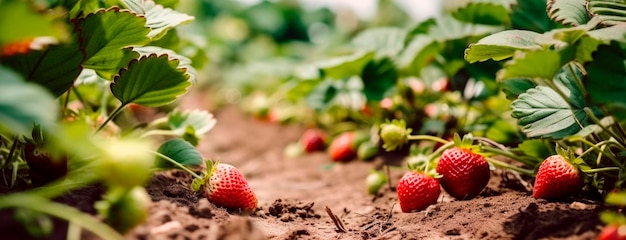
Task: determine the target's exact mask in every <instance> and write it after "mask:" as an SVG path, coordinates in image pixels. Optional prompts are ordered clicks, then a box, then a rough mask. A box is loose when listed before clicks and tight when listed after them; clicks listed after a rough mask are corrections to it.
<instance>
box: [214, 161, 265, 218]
mask: <svg viewBox="0 0 626 240" xmlns="http://www.w3.org/2000/svg"><path fill="white" fill-rule="evenodd" d="M205 179H206V182H205V184H204V195H205V196H206V198H207V199H208V200H209V201H211V202H212V203H214V204H215V205H217V206H221V207H225V208H226V209H228V210H238V209H239V210H242V211H244V212H253V211H254V210H255V209H256V207H257V199H256V195H255V194H254V192H252V189H250V186H248V182H247V181H246V179H245V178H244V176H243V173H241V171H239V169H237V168H235V167H234V166H232V165H229V164H225V163H217V164H214V165H212V166H211V167H210V171H209V172H208V174H207V176H206V177H205Z"/></svg>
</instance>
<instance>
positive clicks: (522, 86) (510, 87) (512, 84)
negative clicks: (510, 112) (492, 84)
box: [501, 78, 537, 100]
mask: <svg viewBox="0 0 626 240" xmlns="http://www.w3.org/2000/svg"><path fill="white" fill-rule="evenodd" d="M535 86H537V85H536V84H535V83H534V82H533V81H531V80H530V79H525V78H511V79H507V80H505V81H502V83H501V87H502V92H504V94H506V98H507V99H509V100H514V99H517V97H519V95H520V94H522V93H525V92H526V91H528V89H531V88H534V87H535Z"/></svg>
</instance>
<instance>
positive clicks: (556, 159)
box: [533, 155, 584, 199]
mask: <svg viewBox="0 0 626 240" xmlns="http://www.w3.org/2000/svg"><path fill="white" fill-rule="evenodd" d="M583 184H584V182H583V179H582V176H581V175H580V173H579V172H578V169H576V167H574V165H572V164H571V163H569V162H568V161H567V160H566V159H565V158H564V157H563V156H561V155H552V156H550V157H548V158H546V159H545V160H544V161H543V162H542V163H541V166H539V170H538V171H537V176H536V178H535V185H534V186H533V197H534V198H543V199H554V198H562V197H567V196H569V195H572V194H575V193H576V192H578V191H579V190H580V189H581V188H582V186H583Z"/></svg>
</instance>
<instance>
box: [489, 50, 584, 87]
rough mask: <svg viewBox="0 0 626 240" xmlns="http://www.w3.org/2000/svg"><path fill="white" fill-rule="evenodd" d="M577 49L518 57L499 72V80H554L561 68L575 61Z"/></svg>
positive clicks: (523, 54)
mask: <svg viewBox="0 0 626 240" xmlns="http://www.w3.org/2000/svg"><path fill="white" fill-rule="evenodd" d="M575 53H576V49H575V48H571V47H570V48H565V49H561V50H557V51H549V50H546V51H536V52H525V53H520V54H518V55H516V56H515V57H514V58H513V60H511V61H508V62H507V63H506V64H505V67H504V68H503V69H502V70H501V71H500V72H498V79H499V80H505V79H509V78H530V79H536V78H540V79H552V78H554V76H555V75H556V74H557V73H558V72H559V71H560V70H561V67H562V66H563V65H565V64H566V63H568V62H569V61H571V60H574V57H575Z"/></svg>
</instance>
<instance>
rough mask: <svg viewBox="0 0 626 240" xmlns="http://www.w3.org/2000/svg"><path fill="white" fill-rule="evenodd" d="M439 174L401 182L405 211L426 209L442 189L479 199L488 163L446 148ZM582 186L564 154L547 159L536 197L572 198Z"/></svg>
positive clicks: (414, 176)
mask: <svg viewBox="0 0 626 240" xmlns="http://www.w3.org/2000/svg"><path fill="white" fill-rule="evenodd" d="M436 172H437V174H436V175H434V176H433V175H432V174H427V173H423V172H418V171H410V172H407V173H406V174H405V175H404V176H403V177H402V178H401V179H400V182H399V183H398V188H397V190H398V200H399V202H400V208H401V209H402V211H403V212H413V211H419V210H423V209H425V208H426V207H428V206H429V205H431V204H434V203H436V202H437V200H438V198H439V195H440V194H441V188H443V189H444V190H445V191H446V192H447V193H448V194H450V195H451V196H452V197H454V198H455V199H459V200H465V199H471V198H474V197H476V196H477V195H478V194H479V193H480V192H481V191H482V190H483V188H485V186H487V183H488V182H489V178H490V170H489V163H488V162H487V160H486V159H485V157H483V156H482V155H480V154H479V153H477V152H474V151H472V150H471V149H468V148H462V147H453V148H450V149H446V150H445V151H444V152H443V153H442V154H441V157H440V158H439V162H438V163H437V170H436ZM582 186H583V178H582V176H581V175H580V173H579V171H578V170H577V169H576V167H574V166H573V165H572V164H571V163H569V162H568V161H567V160H566V159H565V158H564V157H563V156H561V155H553V156H550V157H548V158H546V159H545V160H544V161H543V162H542V164H541V166H540V167H539V170H538V172H537V175H536V178H535V184H534V187H533V197H534V198H542V199H556V198H562V197H566V196H570V195H572V194H575V193H576V192H577V191H579V190H580V189H581V188H582Z"/></svg>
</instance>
